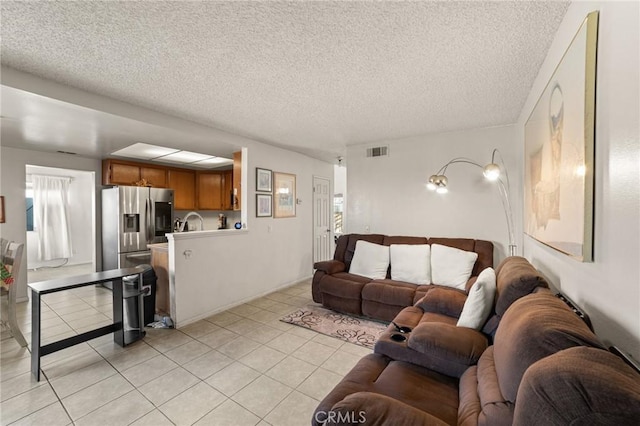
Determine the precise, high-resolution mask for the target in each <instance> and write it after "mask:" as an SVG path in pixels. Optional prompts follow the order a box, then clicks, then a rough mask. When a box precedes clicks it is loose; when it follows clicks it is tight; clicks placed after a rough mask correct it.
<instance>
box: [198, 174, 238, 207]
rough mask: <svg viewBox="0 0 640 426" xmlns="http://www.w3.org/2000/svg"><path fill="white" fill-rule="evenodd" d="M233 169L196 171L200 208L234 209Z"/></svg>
mask: <svg viewBox="0 0 640 426" xmlns="http://www.w3.org/2000/svg"><path fill="white" fill-rule="evenodd" d="M232 195H233V171H232V170H224V171H199V172H196V198H197V200H198V210H233V200H232Z"/></svg>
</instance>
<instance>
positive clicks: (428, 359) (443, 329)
mask: <svg viewBox="0 0 640 426" xmlns="http://www.w3.org/2000/svg"><path fill="white" fill-rule="evenodd" d="M407 346H408V347H409V348H411V349H413V350H415V351H417V352H420V353H422V354H424V358H425V359H424V360H423V362H420V365H423V366H425V367H429V368H431V369H433V370H435V371H438V372H439V373H442V374H446V375H448V376H454V377H459V376H460V375H461V374H462V373H463V372H464V371H465V370H466V369H467V368H469V366H470V365H474V364H476V363H477V362H478V359H479V358H480V356H481V355H482V353H483V352H484V350H485V349H487V346H488V342H487V338H486V337H485V336H484V335H483V334H482V333H480V332H478V331H476V330H472V329H469V328H466V327H456V326H454V325H451V324H445V323H441V322H435V321H434V322H422V323H420V324H418V325H417V326H416V327H415V328H414V329H413V331H412V332H411V334H410V335H409V339H408V343H407Z"/></svg>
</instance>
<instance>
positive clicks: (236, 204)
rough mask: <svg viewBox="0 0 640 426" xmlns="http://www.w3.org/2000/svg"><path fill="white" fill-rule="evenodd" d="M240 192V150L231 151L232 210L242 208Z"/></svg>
mask: <svg viewBox="0 0 640 426" xmlns="http://www.w3.org/2000/svg"><path fill="white" fill-rule="evenodd" d="M241 194H242V151H238V152H234V153H233V210H234V211H238V210H241V209H242V206H241V205H240V204H241V203H240V200H241V199H242V198H241V197H240V195H241Z"/></svg>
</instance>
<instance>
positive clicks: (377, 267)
mask: <svg viewBox="0 0 640 426" xmlns="http://www.w3.org/2000/svg"><path fill="white" fill-rule="evenodd" d="M388 268H389V246H382V245H380V244H373V243H370V242H368V241H363V240H358V241H357V242H356V251H355V253H354V254H353V260H352V261H351V267H350V268H349V272H350V273H351V274H356V275H362V276H363V277H368V278H372V279H374V280H377V279H384V278H386V277H387V269H388Z"/></svg>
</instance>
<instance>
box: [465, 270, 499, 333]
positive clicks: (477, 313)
mask: <svg viewBox="0 0 640 426" xmlns="http://www.w3.org/2000/svg"><path fill="white" fill-rule="evenodd" d="M495 295H496V272H495V271H494V270H493V268H487V269H485V270H484V271H482V272H480V275H478V279H477V280H476V282H475V283H473V285H472V286H471V290H469V296H467V300H466V301H465V302H464V307H463V308H462V313H461V314H460V318H458V323H457V324H456V325H457V326H458V327H468V328H473V329H476V330H480V328H482V326H483V325H484V323H485V322H486V321H487V318H488V317H489V314H490V313H491V308H492V307H493V299H494V297H495Z"/></svg>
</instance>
